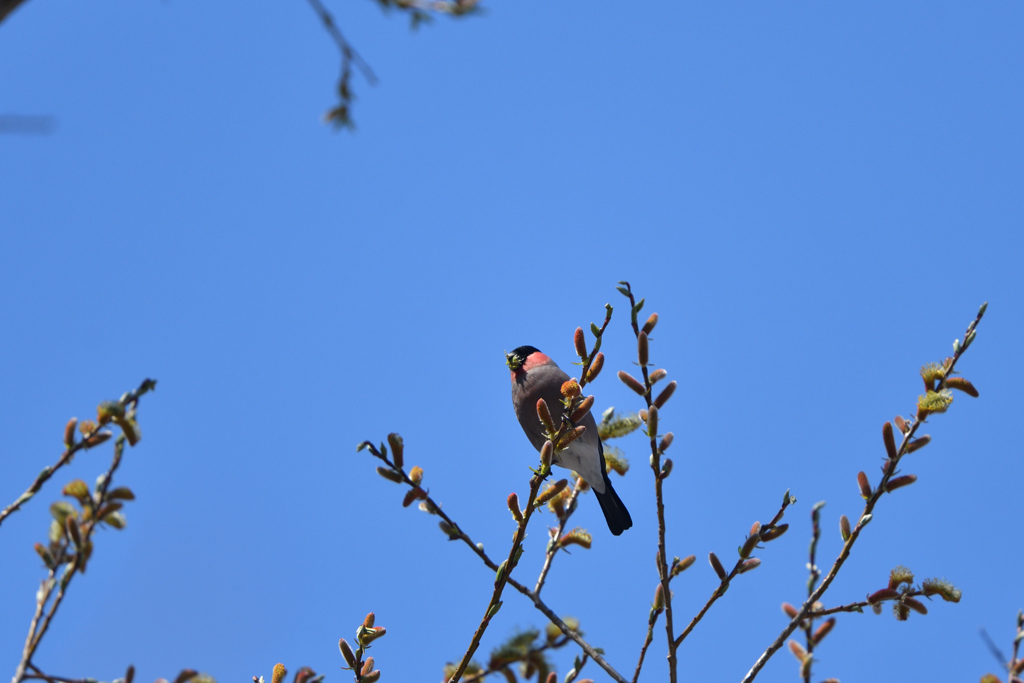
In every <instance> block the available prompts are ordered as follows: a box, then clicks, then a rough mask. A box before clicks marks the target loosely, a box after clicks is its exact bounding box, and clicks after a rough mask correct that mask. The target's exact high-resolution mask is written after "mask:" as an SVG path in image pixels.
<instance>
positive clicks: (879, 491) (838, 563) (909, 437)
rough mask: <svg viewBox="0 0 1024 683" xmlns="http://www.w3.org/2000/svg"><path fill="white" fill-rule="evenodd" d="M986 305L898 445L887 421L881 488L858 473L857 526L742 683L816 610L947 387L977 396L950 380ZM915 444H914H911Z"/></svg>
mask: <svg viewBox="0 0 1024 683" xmlns="http://www.w3.org/2000/svg"><path fill="white" fill-rule="evenodd" d="M987 308H988V303H987V302H986V303H984V304H982V305H981V307H980V308H979V309H978V314H977V316H975V318H974V320H973V321H971V324H970V325H968V326H967V330H966V332H965V334H964V341H963V343H962V344H961V343H960V340H959V339H957V340H956V341H954V342H953V356H952V357H951V358H947V359H946V361H945V362H944V363H943V365H942V367H941V368H939V367H934V368H933V369H934V371H935V375H936V376H935V377H934V378H932V377H930V376H928V377H925V394H924V396H921V397H920V398H919V399H918V410H917V416H916V418H915V419H914V420H913V421H912V422H906V421H904V420H903V419H902V418H900V419H898V420H897V426H898V427H900V431H901V432H902V433H903V440H902V441H901V442H900V444H899V447H898V448H897V447H896V444H895V441H890V440H891V439H892V434H893V432H892V425H891V424H890V423H888V422H887V423H885V426H884V428H883V436H884V438H885V441H886V450H887V453H888V456H889V458H888V460H886V463H885V466H884V467H883V474H882V480H881V482H879V485H878V487H877V488H876V489H875V490H874V491H870V487H869V486H867V489H868V490H867V491H865V490H864V489H865V486H866V484H867V478H866V477H865V476H864V475H863V472H862V473H861V474H860V475H859V476H858V483H859V484H860V485H861V489H862V493H863V494H864V498H865V500H866V502H865V504H864V510H863V512H862V513H861V516H860V519H859V520H858V522H857V525H856V526H855V527H854V528H853V529H852V531H851V532H850V536H849V538H847V539H846V542H845V543H844V544H843V549H842V551H841V552H840V553H839V557H837V558H836V560H835V562H834V563H833V564H832V567H831V569H829V572H828V574H827V575H826V576H825V578H824V580H823V581H822V582H821V585H819V586H818V587H817V588H816V589H815V590H814V591H813V592H812V593H811V594H810V596H808V598H807V600H806V601H805V602H804V604H803V606H801V608H800V610H799V611H798V612H797V614H796V615H795V616H793V617H792V620H791V621H790V622H789V625H788V626H786V628H784V629H783V630H782V633H780V634H779V635H778V637H777V638H776V639H775V640H774V641H772V643H771V645H769V646H768V648H767V649H766V650H765V651H764V652H763V653H762V654H761V656H760V657H758V658H757V661H755V662H754V665H753V667H751V669H750V671H748V672H747V675H746V676H744V677H743V683H750V682H751V681H753V680H754V679H755V678H756V677H757V674H758V672H760V671H761V669H762V668H764V665H765V664H767V663H768V660H769V659H771V657H772V655H774V654H775V653H776V652H778V651H779V649H780V648H781V647H782V645H783V644H784V643H785V642H786V639H787V638H788V637H789V636H790V635H791V634H792V633H793V631H795V630H796V629H797V628H798V627H799V626H800V623H801V622H802V621H803V620H804V619H805V618H806V617H807V616H808V614H809V613H810V612H811V610H812V609H813V606H814V603H816V602H818V601H819V600H821V597H822V596H823V595H824V594H825V591H827V590H828V588H829V586H830V585H832V581H833V580H835V577H836V575H837V574H839V571H840V570H841V569H842V568H843V565H844V564H845V563H846V560H847V558H849V557H850V553H851V552H852V550H853V546H854V545H855V544H856V542H857V539H858V538H860V532H861V531H862V530H863V529H864V527H865V526H866V525H867V524H868V523H869V522H870V521H871V519H872V511H873V510H874V509H875V505H877V504H878V501H879V500H880V499H881V497H882V495H883V494H885V493H887V492H888V491H889V484H890V481H892V477H893V475H894V474H895V473H896V471H897V465H898V464H899V461H900V460H901V459H902V458H903V456H905V455H906V454H907V453H909V452H910V451H912V450H916V449H917V448H920V447H923V446H925V445H927V443H928V442H929V440H930V439H929V438H928V437H921V439H918V440H917V442H915V441H914V435H915V434H917V430H918V428H919V427H920V426H921V424H923V423H924V421H925V419H926V418H927V417H928V415H929V414H931V413H939V412H944V411H945V410H946V408H947V407H948V406H949V403H950V402H952V398H951V397H950V395H949V392H948V389H947V387H948V386H953V387H955V388H959V389H964V384H966V386H967V387H969V389H970V391H969V392H968V393H971V394H972V395H975V396H976V395H977V391H975V390H974V388H973V386H971V385H970V383H969V382H966V383H965V382H962V381H958V382H956V383H951V380H952V379H959V378H952V375H953V372H954V369H955V368H956V364H957V361H959V360H960V357H961V356H962V355H963V354H964V352H965V351H967V349H968V348H969V347H970V345H971V344H972V343H973V342H974V338H975V335H976V331H975V328H976V327H977V326H978V323H979V322H981V318H982V316H984V315H985V311H986V309H987ZM922 376H924V369H923V371H922ZM947 399H948V400H947ZM912 445H913V447H911V446H912ZM908 483H909V482H908Z"/></svg>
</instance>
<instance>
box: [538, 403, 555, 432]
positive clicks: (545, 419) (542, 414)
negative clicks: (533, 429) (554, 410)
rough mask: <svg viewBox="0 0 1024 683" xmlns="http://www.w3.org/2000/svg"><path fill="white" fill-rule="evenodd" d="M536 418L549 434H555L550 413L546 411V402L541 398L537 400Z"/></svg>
mask: <svg viewBox="0 0 1024 683" xmlns="http://www.w3.org/2000/svg"><path fill="white" fill-rule="evenodd" d="M537 417H539V418H540V421H541V423H542V424H543V425H544V428H545V429H547V430H548V432H549V433H551V434H554V433H555V422H554V420H552V419H551V411H550V410H548V402H547V401H545V400H544V399H542V398H539V399H537Z"/></svg>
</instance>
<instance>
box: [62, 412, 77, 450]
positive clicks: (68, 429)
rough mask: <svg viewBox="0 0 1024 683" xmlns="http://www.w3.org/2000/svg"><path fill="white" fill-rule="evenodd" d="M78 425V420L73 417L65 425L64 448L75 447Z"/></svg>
mask: <svg viewBox="0 0 1024 683" xmlns="http://www.w3.org/2000/svg"><path fill="white" fill-rule="evenodd" d="M77 425H78V418H77V417H73V418H71V419H70V420H68V423H67V424H66V425H64V447H65V448H71V447H72V446H74V445H75V427H76V426H77Z"/></svg>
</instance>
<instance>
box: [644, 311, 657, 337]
mask: <svg viewBox="0 0 1024 683" xmlns="http://www.w3.org/2000/svg"><path fill="white" fill-rule="evenodd" d="M657 324H658V314H657V313H651V317H650V318H648V319H647V322H645V323H644V329H643V331H644V334H650V333H651V332H653V331H654V326H655V325H657Z"/></svg>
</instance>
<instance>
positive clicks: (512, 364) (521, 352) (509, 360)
mask: <svg viewBox="0 0 1024 683" xmlns="http://www.w3.org/2000/svg"><path fill="white" fill-rule="evenodd" d="M539 351H540V350H539V349H537V348H536V347H534V346H520V347H519V348H517V349H515V350H513V351H512V353H506V354H505V365H507V366H508V367H509V369H511V370H518V369H519V368H520V367H521V366H522V364H523V363H525V362H526V359H527V358H529V357H530V354H531V353H539Z"/></svg>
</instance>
